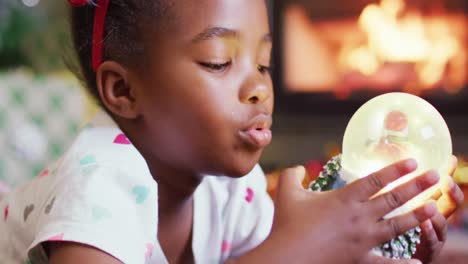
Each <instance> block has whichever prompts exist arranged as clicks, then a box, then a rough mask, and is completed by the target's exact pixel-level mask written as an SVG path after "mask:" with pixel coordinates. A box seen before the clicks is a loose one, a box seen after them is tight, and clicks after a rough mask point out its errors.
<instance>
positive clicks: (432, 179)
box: [426, 170, 440, 184]
mask: <svg viewBox="0 0 468 264" xmlns="http://www.w3.org/2000/svg"><path fill="white" fill-rule="evenodd" d="M426 179H427V181H428V182H429V183H431V184H432V183H437V182H438V181H439V179H440V176H439V173H437V171H434V170H431V171H429V172H428V173H427V174H426Z"/></svg>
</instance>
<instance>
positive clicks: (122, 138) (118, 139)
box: [114, 133, 132, 145]
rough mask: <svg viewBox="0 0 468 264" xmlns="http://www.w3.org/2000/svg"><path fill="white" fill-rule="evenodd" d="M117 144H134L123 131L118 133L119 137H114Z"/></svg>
mask: <svg viewBox="0 0 468 264" xmlns="http://www.w3.org/2000/svg"><path fill="white" fill-rule="evenodd" d="M114 143H115V144H120V145H130V144H132V143H131V142H130V140H128V138H127V136H125V135H124V134H123V133H120V134H118V135H117V137H116V138H115V139H114Z"/></svg>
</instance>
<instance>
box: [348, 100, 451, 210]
mask: <svg viewBox="0 0 468 264" xmlns="http://www.w3.org/2000/svg"><path fill="white" fill-rule="evenodd" d="M451 155H452V141H451V137H450V132H449V130H448V128H447V125H446V124H445V121H444V119H443V118H442V116H441V115H440V114H439V112H437V110H436V109H435V108H434V107H433V106H431V105H430V104H429V103H428V102H426V101H424V100H423V99H421V98H420V97H417V96H414V95H410V94H406V93H388V94H384V95H381V96H377V97H375V98H374V99H372V100H370V101H368V102H367V103H365V104H364V105H363V106H362V107H361V108H359V109H358V111H357V112H356V113H355V114H354V115H353V117H352V118H351V120H350V122H349V123H348V126H347V128H346V131H345V135H344V138H343V156H342V166H343V172H344V173H343V178H344V179H345V180H346V181H348V182H349V181H354V180H356V179H358V178H360V177H365V176H367V175H369V174H370V173H372V172H374V171H377V170H379V169H382V168H383V167H385V166H387V165H390V164H392V163H394V162H396V161H398V160H401V159H406V158H414V159H415V160H416V161H417V162H418V169H417V170H416V171H415V172H413V173H411V174H408V175H406V176H404V177H402V178H400V179H398V180H397V181H395V182H394V183H392V184H391V185H389V186H387V187H386V188H384V190H383V191H382V192H386V191H388V190H391V189H393V188H394V187H396V186H398V185H400V184H402V183H404V182H407V181H409V180H410V179H412V178H414V177H416V176H419V175H420V174H422V173H424V172H426V171H428V170H431V169H434V170H436V171H438V173H439V174H440V175H441V181H440V182H444V181H446V180H447V179H448V171H449V167H450V165H451ZM439 184H440V183H439ZM436 188H437V186H434V187H432V188H431V189H429V190H426V191H425V192H423V193H422V194H420V195H419V196H417V197H415V198H414V199H413V200H411V201H410V202H409V203H407V204H405V205H404V206H402V207H400V208H398V209H397V210H395V211H393V212H391V213H390V214H388V215H387V217H391V216H394V215H398V214H402V213H405V212H407V211H409V210H411V209H413V208H414V207H416V206H418V205H420V204H422V203H423V201H424V200H426V199H427V198H429V197H430V196H431V194H433V193H434V192H435V190H436Z"/></svg>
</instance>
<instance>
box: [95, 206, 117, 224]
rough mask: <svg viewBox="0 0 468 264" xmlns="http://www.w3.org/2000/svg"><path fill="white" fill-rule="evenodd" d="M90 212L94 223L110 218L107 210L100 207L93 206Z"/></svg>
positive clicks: (110, 215)
mask: <svg viewBox="0 0 468 264" xmlns="http://www.w3.org/2000/svg"><path fill="white" fill-rule="evenodd" d="M91 212H92V215H93V219H94V220H95V221H100V220H103V219H106V218H111V217H112V214H111V212H110V211H109V210H108V209H107V208H104V207H101V206H94V207H93V209H92V211H91Z"/></svg>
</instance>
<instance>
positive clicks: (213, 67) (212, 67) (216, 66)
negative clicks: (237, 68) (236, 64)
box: [199, 61, 231, 72]
mask: <svg viewBox="0 0 468 264" xmlns="http://www.w3.org/2000/svg"><path fill="white" fill-rule="evenodd" d="M199 64H200V65H201V66H203V67H205V68H206V69H208V70H209V71H211V72H223V71H224V70H226V69H227V68H228V67H229V66H230V65H231V61H228V62H225V63H211V62H200V63H199Z"/></svg>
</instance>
